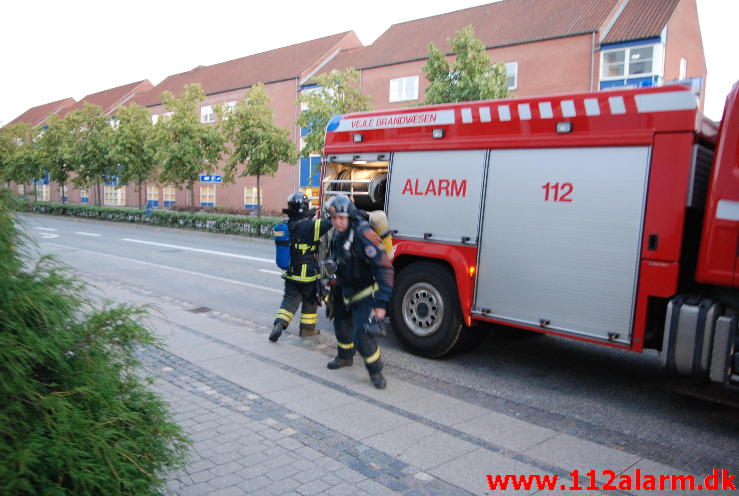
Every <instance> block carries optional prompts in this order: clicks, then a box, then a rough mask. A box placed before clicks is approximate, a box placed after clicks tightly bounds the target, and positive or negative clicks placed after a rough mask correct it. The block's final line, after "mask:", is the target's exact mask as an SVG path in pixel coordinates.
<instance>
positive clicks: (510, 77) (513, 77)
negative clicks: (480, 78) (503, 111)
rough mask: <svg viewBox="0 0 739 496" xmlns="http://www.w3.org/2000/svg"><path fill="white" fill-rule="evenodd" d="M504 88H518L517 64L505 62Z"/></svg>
mask: <svg viewBox="0 0 739 496" xmlns="http://www.w3.org/2000/svg"><path fill="white" fill-rule="evenodd" d="M505 73H506V86H507V87H508V89H509V90H515V89H516V88H517V87H518V62H507V63H506V64H505Z"/></svg>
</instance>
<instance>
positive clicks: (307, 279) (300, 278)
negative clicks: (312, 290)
mask: <svg viewBox="0 0 739 496" xmlns="http://www.w3.org/2000/svg"><path fill="white" fill-rule="evenodd" d="M285 277H286V278H287V279H290V280H293V281H298V282H313V281H315V280H316V279H318V278H319V277H320V276H319V275H315V276H308V277H303V276H285Z"/></svg>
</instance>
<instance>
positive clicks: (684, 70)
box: [678, 57, 688, 79]
mask: <svg viewBox="0 0 739 496" xmlns="http://www.w3.org/2000/svg"><path fill="white" fill-rule="evenodd" d="M687 75H688V59H686V58H685V57H680V75H679V76H678V79H685V77H686V76H687Z"/></svg>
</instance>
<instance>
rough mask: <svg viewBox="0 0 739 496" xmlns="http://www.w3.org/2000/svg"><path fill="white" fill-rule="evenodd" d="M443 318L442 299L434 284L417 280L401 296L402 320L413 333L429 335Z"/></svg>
mask: <svg viewBox="0 0 739 496" xmlns="http://www.w3.org/2000/svg"><path fill="white" fill-rule="evenodd" d="M443 319H444V301H443V299H442V298H441V294H439V291H437V289H436V288H435V287H434V286H432V285H431V284H429V283H426V282H418V283H416V284H414V285H413V286H411V287H410V288H408V291H406V293H405V295H404V296H403V320H404V321H405V324H406V326H408V328H409V329H410V330H411V332H413V334H415V335H416V336H420V337H427V336H431V335H432V334H434V333H435V332H436V331H438V330H439V327H440V326H441V322H442V320H443Z"/></svg>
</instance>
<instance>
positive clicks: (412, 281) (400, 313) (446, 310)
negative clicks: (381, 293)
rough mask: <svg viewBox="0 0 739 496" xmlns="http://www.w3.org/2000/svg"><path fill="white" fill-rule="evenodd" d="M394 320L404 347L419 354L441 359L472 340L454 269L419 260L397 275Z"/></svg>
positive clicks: (392, 318) (391, 316)
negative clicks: (462, 309) (467, 335)
mask: <svg viewBox="0 0 739 496" xmlns="http://www.w3.org/2000/svg"><path fill="white" fill-rule="evenodd" d="M390 321H391V322H392V326H393V331H394V332H395V335H396V336H397V338H398V340H399V341H400V342H401V343H402V344H403V346H404V347H405V348H406V349H407V350H408V351H410V352H411V353H413V354H415V355H420V356H423V357H427V358H438V357H441V356H444V355H446V354H447V353H450V352H452V351H453V350H454V349H455V348H456V347H457V346H459V345H461V344H463V343H465V344H466V342H467V341H468V340H467V339H463V337H464V336H465V334H467V333H466V331H468V329H467V328H466V327H465V326H464V321H463V320H462V311H461V308H460V305H459V296H458V294H457V284H456V282H455V280H454V277H453V274H452V272H451V270H449V269H448V268H446V267H444V266H443V265H440V264H438V263H434V262H416V263H414V264H411V265H409V266H407V267H405V268H404V269H403V270H402V271H400V273H398V275H397V279H396V281H395V287H394V289H393V297H392V301H391V302H390Z"/></svg>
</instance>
